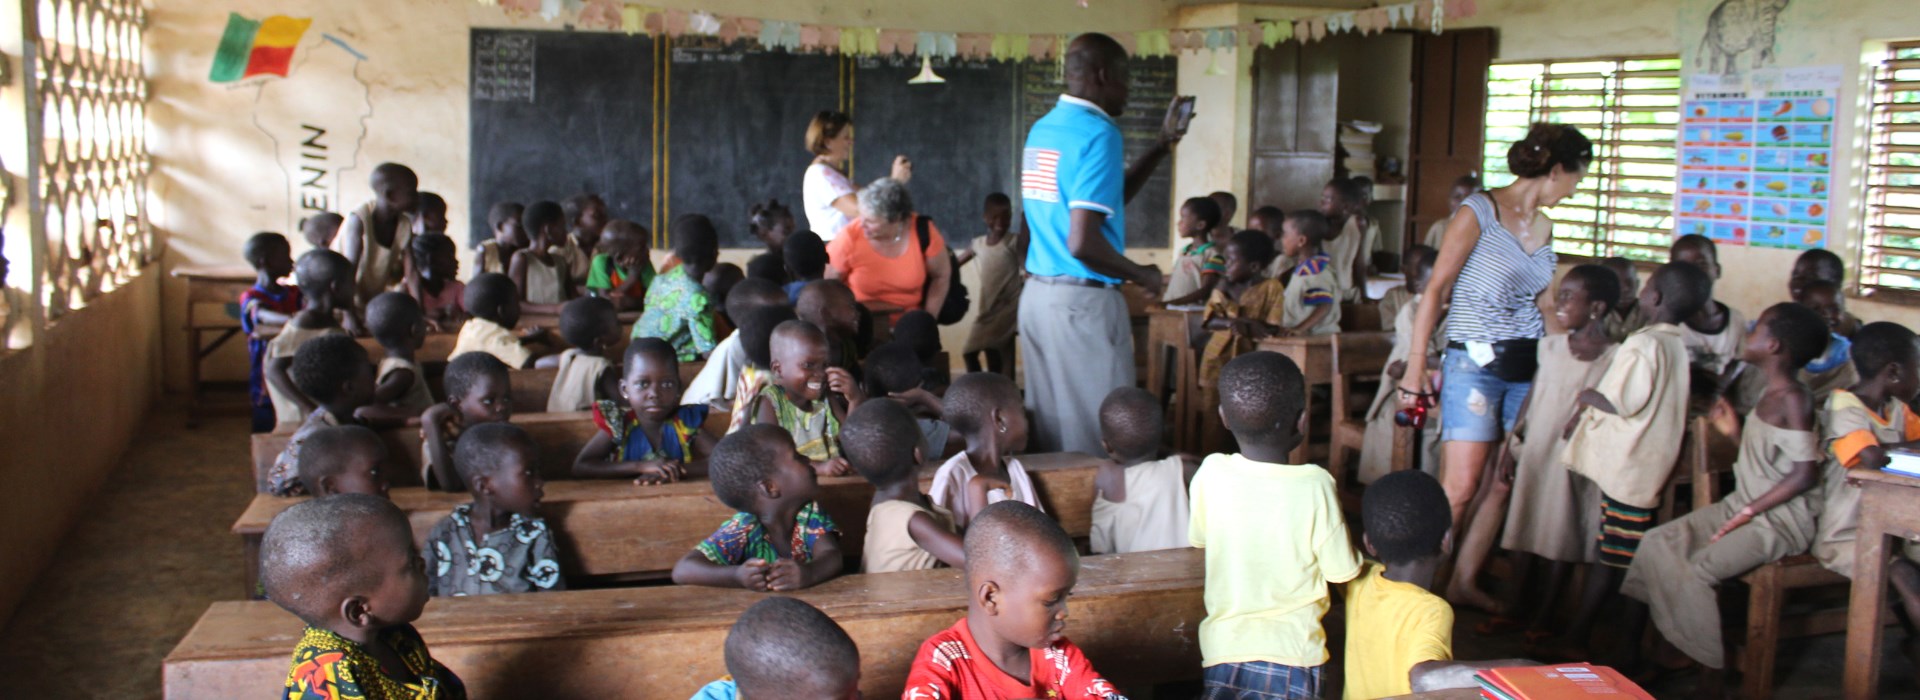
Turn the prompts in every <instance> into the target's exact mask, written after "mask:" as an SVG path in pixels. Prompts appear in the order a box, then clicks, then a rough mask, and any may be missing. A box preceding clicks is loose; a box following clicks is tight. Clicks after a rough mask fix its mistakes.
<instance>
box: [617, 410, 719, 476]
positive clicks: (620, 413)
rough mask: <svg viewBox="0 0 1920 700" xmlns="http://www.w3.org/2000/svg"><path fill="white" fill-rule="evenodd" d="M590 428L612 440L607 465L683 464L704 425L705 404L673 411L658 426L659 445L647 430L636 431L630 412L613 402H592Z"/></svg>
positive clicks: (634, 420)
mask: <svg viewBox="0 0 1920 700" xmlns="http://www.w3.org/2000/svg"><path fill="white" fill-rule="evenodd" d="M592 406H593V425H594V427H596V428H599V429H600V432H603V433H606V434H607V437H609V438H612V440H613V452H611V453H609V454H608V455H607V461H609V462H640V461H646V460H654V459H670V460H673V461H676V462H686V461H688V460H689V459H691V458H692V455H693V438H694V436H695V435H698V434H699V433H700V426H701V425H704V424H706V422H707V406H706V404H687V405H683V406H681V407H680V408H679V410H676V411H674V413H673V417H671V418H668V419H667V422H666V423H665V424H664V425H662V426H661V427H660V444H657V445H656V444H654V442H653V438H652V437H651V436H649V435H647V431H645V430H640V419H639V418H637V417H635V416H634V414H633V411H631V410H629V409H628V408H627V407H625V406H623V405H621V404H619V403H616V402H613V401H596V402H594V403H593V405H592Z"/></svg>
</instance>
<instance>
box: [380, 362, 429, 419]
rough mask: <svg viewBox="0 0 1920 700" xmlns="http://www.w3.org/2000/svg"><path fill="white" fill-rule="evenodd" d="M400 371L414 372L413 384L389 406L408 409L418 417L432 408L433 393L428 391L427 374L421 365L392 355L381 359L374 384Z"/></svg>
mask: <svg viewBox="0 0 1920 700" xmlns="http://www.w3.org/2000/svg"><path fill="white" fill-rule="evenodd" d="M400 370H406V371H409V372H412V373H413V383H412V384H409V385H407V390H406V391H405V392H402V393H401V394H400V398H397V399H394V400H393V401H392V402H391V403H390V404H388V405H390V406H394V407H397V408H404V409H407V410H408V411H409V412H412V413H413V415H416V416H417V415H420V414H421V413H423V412H425V411H426V410H427V409H429V408H432V407H433V392H432V391H429V390H428V389H427V373H426V372H424V371H422V370H421V369H420V365H419V363H416V362H414V361H413V360H403V359H400V358H398V357H394V356H392V355H388V356H386V357H383V358H380V371H379V374H377V375H376V376H375V378H374V380H373V382H374V383H375V384H379V383H380V382H384V381H386V380H387V375H388V374H392V373H394V372H398V371H400Z"/></svg>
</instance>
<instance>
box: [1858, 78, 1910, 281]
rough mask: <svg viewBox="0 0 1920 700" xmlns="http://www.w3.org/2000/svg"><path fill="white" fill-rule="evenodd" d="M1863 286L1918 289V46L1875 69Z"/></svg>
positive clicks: (1862, 265)
mask: <svg viewBox="0 0 1920 700" xmlns="http://www.w3.org/2000/svg"><path fill="white" fill-rule="evenodd" d="M1868 128H1869V132H1868V133H1869V134H1870V135H1871V138H1870V145H1869V146H1868V147H1867V207H1866V215H1867V216H1866V229H1865V234H1866V235H1865V237H1864V238H1865V245H1863V246H1862V248H1863V250H1862V258H1863V259H1862V260H1861V275H1860V281H1861V285H1862V286H1863V287H1864V288H1866V291H1868V292H1873V291H1883V290H1903V291H1902V295H1903V296H1907V295H1913V296H1914V298H1916V299H1920V295H1915V294H1914V293H1913V292H1906V291H1904V290H1915V289H1920V41H1910V42H1902V43H1896V44H1893V45H1891V46H1888V47H1887V54H1886V57H1885V58H1884V59H1883V60H1881V62H1880V65H1879V66H1877V67H1875V68H1874V74H1873V115H1872V117H1871V121H1870V124H1869V127H1868Z"/></svg>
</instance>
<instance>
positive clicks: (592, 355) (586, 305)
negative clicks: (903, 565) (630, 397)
mask: <svg viewBox="0 0 1920 700" xmlns="http://www.w3.org/2000/svg"><path fill="white" fill-rule="evenodd" d="M620 331H621V328H620V319H619V317H618V316H617V314H615V312H614V309H613V302H611V301H608V300H607V299H606V298H604V297H581V298H579V299H575V300H573V301H569V302H567V303H566V305H565V306H562V307H560V337H561V338H563V339H565V340H566V341H567V344H568V345H572V346H573V347H571V348H567V349H566V350H565V351H563V352H561V353H560V362H559V366H558V369H557V371H556V372H555V373H554V375H553V390H552V391H551V392H549V393H548V394H547V412H548V413H563V412H567V411H585V410H587V409H590V408H593V402H595V401H598V400H599V399H600V397H601V396H602V395H607V396H611V395H613V394H615V393H618V392H616V391H602V390H601V388H602V387H604V386H606V384H607V382H608V377H607V370H608V369H609V368H611V367H613V366H614V362H613V360H612V359H610V358H608V357H607V354H608V353H609V352H612V351H613V347H614V346H615V345H618V344H620V340H621V338H620V336H621V332H620Z"/></svg>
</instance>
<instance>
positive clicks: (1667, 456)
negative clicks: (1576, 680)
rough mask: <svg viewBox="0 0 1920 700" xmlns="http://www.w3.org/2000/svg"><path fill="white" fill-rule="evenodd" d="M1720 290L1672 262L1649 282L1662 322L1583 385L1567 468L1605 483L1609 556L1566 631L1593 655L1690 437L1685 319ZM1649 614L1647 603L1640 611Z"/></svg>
mask: <svg viewBox="0 0 1920 700" xmlns="http://www.w3.org/2000/svg"><path fill="white" fill-rule="evenodd" d="M1712 298H1713V279H1712V278H1711V277H1708V276H1707V273H1706V272H1704V271H1702V270H1701V269H1700V268H1698V267H1694V266H1693V265H1689V264H1686V263H1669V264H1667V265H1665V266H1662V267H1661V268H1660V269H1659V271H1657V272H1655V273H1654V274H1653V278H1652V279H1650V280H1648V281H1647V285H1646V287H1645V288H1643V289H1641V290H1640V304H1641V305H1642V306H1645V307H1647V313H1648V316H1649V317H1650V320H1651V321H1652V323H1651V324H1650V325H1648V326H1647V327H1645V328H1642V329H1640V330H1638V331H1635V332H1634V334H1633V335H1631V336H1629V337H1628V338H1627V342H1625V343H1621V344H1620V347H1618V348H1616V349H1615V350H1614V352H1613V359H1612V361H1611V362H1609V363H1608V365H1607V372H1606V374H1604V375H1602V376H1601V377H1600V383H1599V384H1597V385H1595V386H1594V388H1592V389H1587V390H1585V391H1582V392H1580V396H1579V397H1578V399H1577V401H1578V404H1579V406H1578V407H1577V408H1575V409H1574V414H1573V417H1572V419H1570V420H1569V421H1568V423H1567V426H1566V427H1565V429H1564V431H1563V432H1564V433H1566V434H1567V436H1568V441H1567V451H1566V455H1567V457H1566V458H1567V469H1568V470H1569V471H1572V472H1573V473H1575V474H1579V475H1581V476H1583V477H1586V478H1587V479H1589V480H1591V481H1593V482H1594V484H1596V485H1598V486H1599V487H1600V502H1601V511H1600V532H1601V535H1600V563H1601V564H1603V565H1604V566H1600V567H1596V568H1595V569H1594V570H1593V571H1592V572H1591V574H1590V575H1589V576H1588V577H1587V590H1586V592H1585V595H1584V596H1583V597H1582V599H1581V605H1580V610H1579V611H1578V612H1577V613H1576V614H1575V616H1574V619H1573V623H1572V624H1571V625H1569V626H1568V628H1567V632H1566V634H1565V635H1564V641H1565V643H1566V646H1565V647H1564V648H1563V649H1561V651H1563V652H1567V653H1568V654H1569V656H1568V658H1583V657H1585V656H1587V655H1588V654H1587V651H1586V645H1587V642H1588V637H1589V636H1590V635H1591V633H1592V631H1593V623H1594V621H1595V620H1596V619H1597V618H1598V616H1599V613H1600V608H1601V606H1602V605H1604V604H1605V603H1606V601H1607V600H1608V599H1610V598H1611V597H1613V595H1614V594H1616V593H1618V592H1619V586H1620V579H1621V577H1622V576H1624V575H1625V573H1626V568H1627V567H1628V566H1629V565H1631V564H1632V563H1633V556H1634V552H1635V551H1637V550H1638V549H1639V545H1640V538H1641V537H1643V536H1644V535H1645V534H1646V532H1647V530H1648V529H1651V528H1652V526H1653V512H1654V510H1655V509H1656V508H1658V507H1659V506H1660V489H1661V488H1662V487H1664V486H1665V485H1666V483H1667V478H1668V477H1669V476H1670V475H1671V474H1672V473H1673V466H1674V461H1675V460H1677V459H1679V457H1680V442H1681V440H1682V439H1683V438H1684V437H1685V436H1686V428H1687V398H1688V380H1689V377H1690V375H1691V373H1690V372H1689V370H1688V367H1689V358H1688V356H1687V348H1686V344H1685V341H1683V340H1681V330H1680V326H1679V324H1680V323H1681V322H1684V321H1685V320H1687V319H1689V318H1692V317H1693V316H1694V315H1695V314H1697V313H1699V312H1700V308H1701V307H1702V306H1704V305H1705V304H1706V303H1707V300H1709V299H1712ZM1632 612H1633V616H1634V617H1636V618H1637V617H1639V614H1638V611H1632Z"/></svg>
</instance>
